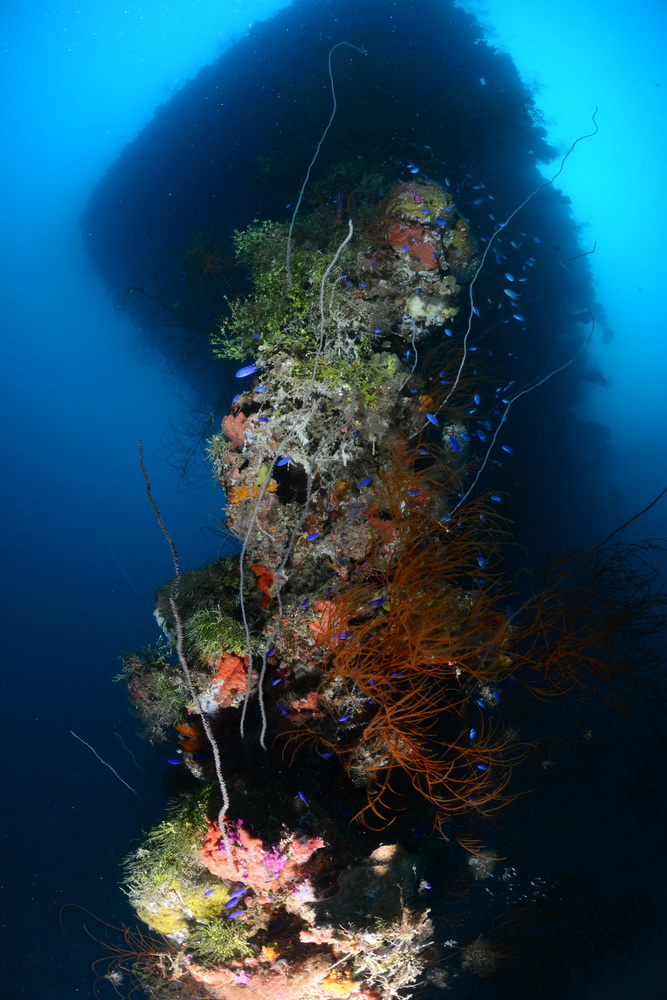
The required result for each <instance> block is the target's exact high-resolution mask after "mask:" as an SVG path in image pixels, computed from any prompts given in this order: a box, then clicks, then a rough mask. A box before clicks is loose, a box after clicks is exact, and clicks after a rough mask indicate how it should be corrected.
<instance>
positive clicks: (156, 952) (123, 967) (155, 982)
mask: <svg viewBox="0 0 667 1000" xmlns="http://www.w3.org/2000/svg"><path fill="white" fill-rule="evenodd" d="M70 908H72V909H76V910H79V911H81V912H82V913H84V914H87V916H88V917H90V918H91V919H92V920H94V921H95V923H96V924H97V925H98V927H99V928H100V930H99V932H98V933H93V932H92V931H91V930H90V929H89V928H88V927H87V926H86V924H85V923H84V924H83V929H84V930H85V932H86V934H87V935H88V937H89V938H91V939H92V940H93V941H94V942H95V943H96V944H98V945H100V947H102V948H103V949H104V951H105V952H106V954H104V955H102V956H101V957H100V958H98V959H96V960H95V961H94V962H93V965H92V968H93V972H94V973H95V982H94V984H93V992H94V994H95V996H96V997H97V996H98V984H100V983H101V982H102V981H103V980H105V981H106V982H108V983H110V984H111V986H112V987H113V990H114V992H115V993H116V995H117V996H119V997H122V998H123V1000H129V998H130V997H133V996H134V995H135V994H136V993H137V991H138V990H145V989H155V990H157V989H158V988H160V989H161V990H162V991H164V990H165V988H167V987H168V985H169V984H170V983H174V984H176V983H177V984H178V990H177V993H175V994H174V996H178V997H179V1000H181V998H182V1000H187V998H188V997H195V996H199V997H200V998H201V1000H203V997H204V996H205V994H204V993H202V987H201V984H199V983H195V981H194V980H193V979H191V977H190V975H189V973H188V970H187V968H186V966H185V963H184V960H183V952H182V950H180V949H179V948H177V947H176V946H175V945H173V944H171V943H170V942H169V941H168V940H167V939H166V938H163V937H155V936H153V935H150V934H144V933H143V931H141V930H139V929H134V930H133V929H132V928H130V927H126V926H125V924H121V925H120V927H116V926H115V925H114V924H109V923H107V922H106V921H105V920H102V919H101V917H98V916H96V915H95V914H94V913H91V911H90V910H87V909H86V908H85V907H84V906H79V905H78V904H76V903H67V904H66V905H65V906H63V908H62V910H61V911H60V923H61V927H62V920H63V913H64V911H65V910H66V909H70ZM63 932H64V931H63ZM190 987H191V988H190ZM156 995H157V994H156ZM163 995H164V996H167V995H170V994H167V993H165V992H160V996H163Z"/></svg>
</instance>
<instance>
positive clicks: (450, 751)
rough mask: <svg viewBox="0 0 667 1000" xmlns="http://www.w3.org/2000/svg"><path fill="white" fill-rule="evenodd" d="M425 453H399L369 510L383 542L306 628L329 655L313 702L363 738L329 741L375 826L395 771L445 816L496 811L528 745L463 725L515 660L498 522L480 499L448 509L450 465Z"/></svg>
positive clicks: (382, 817) (484, 726) (487, 728)
mask: <svg viewBox="0 0 667 1000" xmlns="http://www.w3.org/2000/svg"><path fill="white" fill-rule="evenodd" d="M416 460H417V456H415V455H412V456H408V455H406V454H405V453H402V454H397V455H396V456H395V458H394V461H393V462H392V465H391V468H390V469H389V470H388V471H387V472H386V474H385V475H384V477H383V481H382V483H381V485H379V486H377V487H376V489H375V497H374V502H373V504H372V505H371V513H370V515H369V516H371V517H373V518H375V519H377V521H378V529H377V532H376V541H375V544H374V545H373V546H372V548H371V551H369V552H368V555H367V558H366V559H365V560H364V562H363V564H362V565H360V566H358V567H357V569H356V572H355V574H354V579H353V580H352V581H351V582H350V585H349V586H348V587H347V588H346V590H345V591H344V592H343V593H342V594H339V595H336V596H335V597H332V598H331V599H330V600H327V601H322V602H316V603H315V605H314V607H315V610H316V611H319V616H318V618H317V619H316V620H315V621H313V622H312V623H311V625H310V632H311V635H312V637H313V639H315V641H316V642H317V646H318V647H319V649H320V650H321V652H322V654H323V659H324V666H323V673H324V679H323V681H322V684H321V687H320V692H319V694H320V698H319V700H318V705H320V706H321V707H326V706H327V704H328V705H329V713H330V716H332V717H333V718H336V717H338V719H337V721H346V722H349V724H350V727H351V731H352V733H353V734H354V735H353V736H352V738H351V739H348V740H344V741H342V742H341V741H340V740H338V739H337V740H331V741H330V742H329V741H327V742H328V744H329V746H330V749H333V750H335V752H337V753H338V754H339V755H341V756H342V757H343V758H344V759H345V762H346V766H347V767H348V769H349V770H354V771H356V772H357V773H359V772H363V773H365V775H366V778H367V780H368V782H369V785H368V804H367V806H366V807H365V808H364V809H362V811H361V813H360V814H359V816H358V818H360V819H363V820H365V821H366V822H367V823H368V822H369V821H372V819H371V814H374V816H375V818H376V819H377V820H379V821H380V822H381V823H385V822H386V821H387V818H388V816H389V814H390V809H389V797H390V793H391V792H392V785H393V784H394V778H395V777H396V776H397V772H399V771H400V772H401V773H402V774H403V776H407V777H408V778H409V780H410V783H411V785H412V787H413V788H414V789H415V790H416V791H418V792H419V793H420V794H421V795H423V796H424V798H426V799H427V800H428V801H429V802H430V803H431V804H432V805H433V806H435V808H436V810H437V814H438V821H437V822H438V823H442V821H443V820H444V819H445V818H446V817H447V816H451V815H454V814H458V813H463V812H470V811H476V812H481V813H485V814H487V813H489V812H492V811H494V810H495V809H496V808H498V806H499V805H501V804H502V803H503V802H504V801H505V800H506V798H507V794H506V787H507V784H508V781H509V778H510V774H511V765H512V761H513V760H515V759H516V757H517V756H518V754H519V749H518V747H517V745H516V740H515V737H514V736H512V735H508V734H503V733H502V732H499V731H496V730H495V729H494V727H493V726H491V725H490V724H489V723H485V722H484V717H483V713H481V712H478V713H477V714H478V715H479V717H480V721H479V724H478V725H477V727H476V732H475V735H474V738H472V737H471V735H470V725H469V723H468V722H466V717H467V716H468V715H469V712H470V706H471V704H472V705H473V708H474V702H475V701H476V700H479V701H482V700H483V699H484V698H487V699H488V698H492V692H493V690H494V687H495V685H497V684H498V682H499V681H500V680H501V679H502V678H503V677H505V676H507V675H508V673H509V672H510V670H511V669H512V660H511V657H509V656H508V655H507V654H506V653H505V652H504V647H505V646H506V643H505V642H504V641H503V639H502V638H500V639H496V637H495V636H494V632H497V631H498V628H497V626H498V623H499V621H501V620H502V616H499V614H498V612H497V611H496V607H495V601H496V598H497V588H498V586H499V585H500V574H499V572H498V570H497V569H496V568H494V562H495V561H496V560H497V559H498V548H499V545H500V544H501V542H502V541H503V528H502V525H500V524H499V522H498V520H497V519H496V518H495V517H494V516H493V514H492V512H491V510H490V504H487V503H485V502H484V501H483V500H478V501H474V502H471V503H469V504H466V506H465V507H464V508H463V509H462V510H461V511H459V512H456V513H455V514H452V515H449V514H448V513H447V510H446V508H445V507H444V505H443V501H442V499H441V495H442V482H441V479H442V477H443V475H444V476H446V475H447V473H446V469H443V468H438V469H435V468H431V469H429V470H426V471H422V472H420V471H418V470H417V467H416V466H417V462H416ZM445 495H446V494H445ZM494 640H495V642H494ZM341 691H343V692H344V693H341ZM341 709H342V710H343V712H344V715H343V716H342V717H341ZM311 732H315V731H314V730H311ZM321 735H323V736H324V737H325V739H326V733H325V730H324V729H322V730H321Z"/></svg>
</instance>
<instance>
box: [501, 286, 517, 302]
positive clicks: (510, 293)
mask: <svg viewBox="0 0 667 1000" xmlns="http://www.w3.org/2000/svg"><path fill="white" fill-rule="evenodd" d="M503 291H504V293H505V295H508V296H509V297H510V299H511V300H512V302H518V300H519V299H520V298H521V296H520V295H517V293H516V292H513V291H512V289H511V288H503Z"/></svg>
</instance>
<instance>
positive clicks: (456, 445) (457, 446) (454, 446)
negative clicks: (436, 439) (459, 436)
mask: <svg viewBox="0 0 667 1000" xmlns="http://www.w3.org/2000/svg"><path fill="white" fill-rule="evenodd" d="M449 443H450V445H451V446H452V451H457V452H458V451H461V445H460V444H459V442H458V441H457V440H456V438H455V437H450V438H449Z"/></svg>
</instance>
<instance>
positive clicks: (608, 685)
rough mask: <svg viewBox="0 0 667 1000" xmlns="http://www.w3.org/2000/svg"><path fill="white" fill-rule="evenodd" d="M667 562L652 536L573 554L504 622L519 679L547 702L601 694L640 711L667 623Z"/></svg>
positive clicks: (661, 546)
mask: <svg viewBox="0 0 667 1000" xmlns="http://www.w3.org/2000/svg"><path fill="white" fill-rule="evenodd" d="M664 559H665V547H664V544H663V543H662V542H659V541H650V540H649V541H645V542H641V543H636V544H616V545H611V546H607V547H598V548H595V549H592V550H591V551H590V552H587V553H577V552H571V553H567V554H566V555H565V556H563V557H562V558H561V559H560V560H558V561H557V562H556V563H554V564H553V565H551V566H550V567H549V569H548V571H547V574H546V576H545V579H544V581H543V585H542V586H541V587H540V588H539V589H538V590H537V592H536V594H535V596H534V597H533V598H529V599H528V600H527V601H526V602H525V603H524V604H523V605H522V607H520V608H519V609H518V611H517V612H516V613H515V615H514V616H513V617H512V618H511V621H510V622H508V623H507V624H506V625H505V626H504V629H505V630H506V631H507V633H508V634H511V646H512V654H511V655H512V660H513V663H514V672H513V676H514V677H515V678H516V680H517V681H519V683H521V684H523V685H524V686H525V687H526V688H528V689H529V690H530V691H532V692H533V693H534V694H535V695H536V696H537V697H540V698H543V699H550V698H564V697H567V696H573V697H575V698H577V699H584V700H587V699H589V698H590V697H591V696H593V695H594V696H596V697H602V698H603V699H604V700H605V701H606V702H607V704H609V705H610V706H611V707H613V708H617V709H629V708H630V706H631V705H633V704H634V706H635V708H637V707H638V702H637V698H641V695H642V686H643V685H644V684H645V683H646V681H647V679H648V677H649V675H650V672H651V668H652V666H654V665H655V661H656V654H657V650H656V649H653V648H652V647H653V643H654V640H655V638H656V636H657V635H658V634H659V633H661V632H662V631H663V630H664V629H665V626H666V625H667V597H665V596H664V594H662V593H661V592H660V590H659V572H658V565H657V564H658V563H659V562H661V561H663V560H664ZM649 697H650V696H649Z"/></svg>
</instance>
